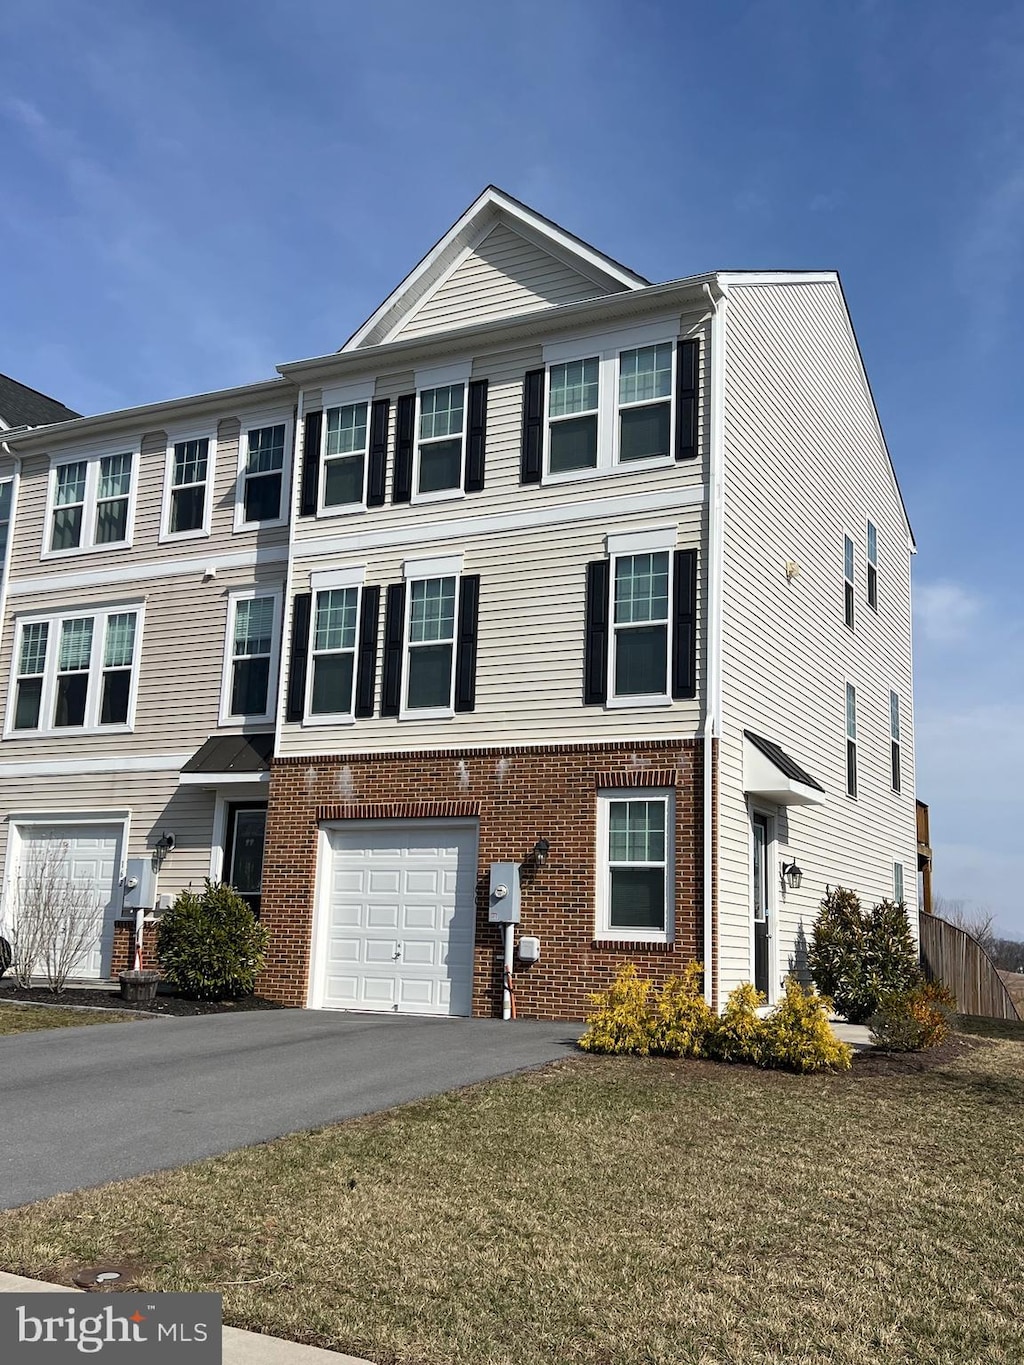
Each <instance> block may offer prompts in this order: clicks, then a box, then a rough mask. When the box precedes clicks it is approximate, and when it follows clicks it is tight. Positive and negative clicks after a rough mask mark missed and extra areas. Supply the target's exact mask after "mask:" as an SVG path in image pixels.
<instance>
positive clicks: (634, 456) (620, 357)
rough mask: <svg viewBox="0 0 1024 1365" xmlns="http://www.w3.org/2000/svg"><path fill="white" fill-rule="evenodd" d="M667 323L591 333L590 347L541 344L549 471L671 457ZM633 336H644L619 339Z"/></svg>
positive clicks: (671, 358) (673, 363)
mask: <svg viewBox="0 0 1024 1365" xmlns="http://www.w3.org/2000/svg"><path fill="white" fill-rule="evenodd" d="M667 331H668V332H670V331H671V328H670V327H668V326H666V325H664V324H655V325H654V326H647V327H643V328H638V329H633V330H631V331H630V332H628V333H620V334H619V336H618V337H617V338H616V337H614V336H609V337H605V338H599V339H596V340H597V345H596V346H595V341H594V340H592V341H591V343H590V344H591V346H595V352H594V353H592V354H590V355H586V354H584V355H582V356H580V355H578V354H577V355H573V354H572V350H573V349H574V348H575V347H578V346H579V343H571V342H555V343H553V344H551V345H549V346H546V347H545V348H544V355H545V361H546V362H547V407H546V422H545V429H546V452H547V456H546V465H545V473H546V475H547V476H548V477H549V478H552V477H553V478H558V477H560V476H562V477H571V476H572V475H574V474H577V475H578V474H580V473H586V471H588V470H597V471H600V470H609V469H611V468H613V467H615V466H618V465H627V464H628V465H634V466H635V465H638V464H642V463H643V462H645V461H658V462H661V461H667V460H671V459H672V457H673V440H674V436H673V433H674V430H675V427H674V417H675V385H676V367H677V357H676V349H677V348H676V343H675V341H674V340H672V339H671V337H670V336H666V332H667ZM633 340H635V341H636V342H638V343H639V342H643V343H645V344H637V345H632V346H626V345H623V343H624V342H626V341H633ZM647 343H649V344H647ZM584 344H585V343H584Z"/></svg>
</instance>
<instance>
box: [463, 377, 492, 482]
mask: <svg viewBox="0 0 1024 1365" xmlns="http://www.w3.org/2000/svg"><path fill="white" fill-rule="evenodd" d="M486 443H487V380H486V379H474V380H473V381H472V382H471V383H470V386H469V431H468V436H467V445H466V482H465V490H466V492H467V493H479V492H480V490H481V489H482V488H483V486H484V446H485V445H486Z"/></svg>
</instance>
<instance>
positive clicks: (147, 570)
mask: <svg viewBox="0 0 1024 1365" xmlns="http://www.w3.org/2000/svg"><path fill="white" fill-rule="evenodd" d="M287 559H288V547H287V545H270V546H268V547H267V548H266V549H259V550H237V551H235V552H234V553H233V554H222V555H208V554H207V555H204V554H193V555H188V556H186V557H180V556H175V558H173V559H171V558H167V559H162V560H160V559H155V560H150V561H149V562H148V563H143V564H119V565H116V566H114V567H112V568H107V569H83V570H81V572H79V573H55V574H47V575H46V577H45V578H20V579H14V580H13V581H12V582H11V583H10V585H9V586H8V589H7V591H8V594H9V595H10V596H11V597H27V596H29V595H30V594H31V593H37V592H45V593H50V592H75V591H77V589H79V588H99V587H104V586H105V585H106V584H108V583H111V584H113V583H138V582H140V581H142V580H145V579H151V578H181V577H185V576H187V575H188V574H194V573H198V574H204V573H205V572H206V571H207V570H208V569H213V570H214V572H215V573H216V572H218V571H219V570H221V569H257V568H260V567H262V565H264V564H283V563H286V562H287Z"/></svg>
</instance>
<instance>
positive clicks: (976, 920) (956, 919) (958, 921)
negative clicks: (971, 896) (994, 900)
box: [932, 896, 996, 957]
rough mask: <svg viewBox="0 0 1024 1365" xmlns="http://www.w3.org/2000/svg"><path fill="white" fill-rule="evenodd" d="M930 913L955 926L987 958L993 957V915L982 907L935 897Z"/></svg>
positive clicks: (944, 897) (968, 902) (994, 943)
mask: <svg viewBox="0 0 1024 1365" xmlns="http://www.w3.org/2000/svg"><path fill="white" fill-rule="evenodd" d="M932 913H933V914H935V915H937V916H938V917H939V919H944V920H945V921H946V923H947V924H955V925H956V927H957V928H958V929H962V930H963V931H964V933H965V934H970V936H971V938H973V939H975V940H977V942H978V943H980V944H981V946H982V948H984V949H985V952H986V953H988V955H989V957H993V956H994V955H995V947H996V934H995V929H994V927H993V926H994V925H995V915H993V914H992V912H991V911H990V910H989V909H987V907H986V906H984V905H978V906H972V905H971V902H970V901H964V900H953V899H949V898H947V897H946V896H936V897H935V898H934V900H933V901H932Z"/></svg>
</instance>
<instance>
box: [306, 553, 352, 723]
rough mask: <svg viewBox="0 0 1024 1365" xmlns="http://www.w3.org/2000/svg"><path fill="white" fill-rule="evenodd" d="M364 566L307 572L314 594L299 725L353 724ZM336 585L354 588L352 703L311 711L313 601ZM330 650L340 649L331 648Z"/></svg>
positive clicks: (314, 622)
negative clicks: (347, 707) (346, 706)
mask: <svg viewBox="0 0 1024 1365" xmlns="http://www.w3.org/2000/svg"><path fill="white" fill-rule="evenodd" d="M365 577H366V566H365V565H362V566H360V567H359V568H354V569H334V570H328V571H326V572H324V573H314V574H311V575H310V579H309V586H310V591H311V592H312V594H313V602H312V610H311V611H310V618H309V643H308V644H307V646H306V691H305V695H304V697H303V699H302V724H303V726H304V727H305V728H307V729H316V728H317V726H323V725H354V724H355V723H356V688H357V687H358V685H359V636H360V631H361V630H362V626H363V598H364V594H363V580H364V579H365ZM338 588H355V589H356V638H355V644H354V645H353V646H352V705H351V709H350V710H348V711H324V712H319V711H318V712H317V713H316V714H315V715H314V714H313V660H314V656H315V653H316V602H317V597H318V596H319V594H320V593H322V592H332V591H334V590H335V589H338ZM330 652H331V653H337V652H340V651H335V650H332V651H330Z"/></svg>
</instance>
